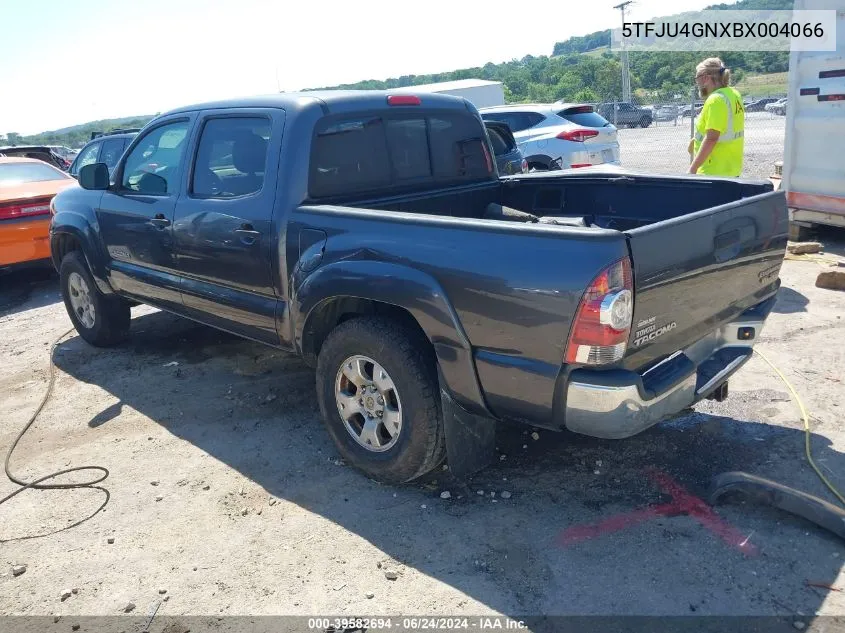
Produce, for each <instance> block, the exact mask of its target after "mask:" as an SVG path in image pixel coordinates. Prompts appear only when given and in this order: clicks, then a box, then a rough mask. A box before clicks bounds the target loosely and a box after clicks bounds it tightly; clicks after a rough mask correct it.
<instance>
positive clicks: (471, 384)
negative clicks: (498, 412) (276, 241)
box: [291, 261, 488, 413]
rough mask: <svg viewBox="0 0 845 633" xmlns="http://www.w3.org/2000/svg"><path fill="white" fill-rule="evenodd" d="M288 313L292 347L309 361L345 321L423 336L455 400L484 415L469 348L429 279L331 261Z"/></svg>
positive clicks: (384, 266)
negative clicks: (386, 321)
mask: <svg viewBox="0 0 845 633" xmlns="http://www.w3.org/2000/svg"><path fill="white" fill-rule="evenodd" d="M291 312H292V317H293V323H294V333H293V334H294V345H295V348H296V349H297V350H298V351H299V352H300V353H301V354H302V355H303V357H304V358H305V360H306V362H309V363H312V364H313V363H314V362H315V361H316V357H317V355H318V354H319V352H320V347H321V345H322V343H323V341H325V339H326V337H327V336H328V335H329V333H330V332H331V331H332V330H333V329H334V328H335V327H337V326H338V325H339V324H341V323H343V322H344V321H346V320H349V319H351V318H355V317H359V316H366V315H380V316H387V317H389V318H391V319H393V320H396V321H398V322H401V323H403V324H406V325H407V326H408V327H409V328H412V329H416V330H417V331H418V332H420V333H421V334H423V335H424V336H425V338H426V340H427V341H428V343H429V345H430V351H431V353H432V355H433V360H435V361H436V363H437V365H438V367H439V369H440V373H441V375H442V377H443V382H444V383H445V384H443V385H441V387H442V388H446V389H448V391H449V392H450V393H451V394H452V395H453V397H454V398H455V399H456V401H458V402H460V403H461V404H462V405H463V406H465V407H467V408H468V409H469V410H471V411H475V412H478V413H488V410H487V407H486V404H485V403H484V399H483V396H482V392H481V388H480V385H479V382H478V376H477V374H476V370H475V362H474V360H473V357H472V347H471V345H470V343H469V340H468V338H467V336H466V333H465V332H464V330H463V327H462V326H461V324H460V322H459V319H458V316H457V314H456V313H455V311H454V309H453V308H452V306H451V304H450V303H449V301H448V299H447V297H446V294H445V292H444V291H443V289H442V288H441V287H440V285H439V284H438V283H437V281H436V280H435V279H433V278H432V277H430V276H429V275H426V274H425V273H422V272H421V271H418V270H416V269H412V268H409V267H406V266H401V265H398V264H391V263H386V262H372V261H355V262H349V261H346V262H337V263H335V264H331V265H328V266H325V267H322V268H319V269H318V270H317V271H315V272H314V273H313V274H311V275H310V276H309V277H307V278H306V279H305V280H304V281H303V282H302V283H301V284H300V285H299V287H298V288H297V292H296V296H295V299H294V300H293V301H292V306H291Z"/></svg>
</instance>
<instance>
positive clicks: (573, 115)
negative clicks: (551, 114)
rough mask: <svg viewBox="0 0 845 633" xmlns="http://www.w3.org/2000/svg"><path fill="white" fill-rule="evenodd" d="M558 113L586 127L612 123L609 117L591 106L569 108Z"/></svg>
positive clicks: (563, 117)
mask: <svg viewBox="0 0 845 633" xmlns="http://www.w3.org/2000/svg"><path fill="white" fill-rule="evenodd" d="M557 115H558V116H559V117H561V118H562V119H566V120H567V121H569V122H570V123H574V124H575V125H583V126H584V127H605V126H606V125H610V122H609V121H608V120H607V119H605V118H604V117H603V116H602V115H600V114H599V113H598V112H595V111H594V110H593V108H592V107H590V106H583V107H580V108H567V109H565V110H561V111H560V112H558V113H557Z"/></svg>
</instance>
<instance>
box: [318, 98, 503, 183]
mask: <svg viewBox="0 0 845 633" xmlns="http://www.w3.org/2000/svg"><path fill="white" fill-rule="evenodd" d="M492 173H493V166H492V158H491V156H490V153H489V149H488V146H487V144H486V139H485V137H484V134H483V130H482V128H481V125H480V124H479V122H478V120H477V119H476V118H474V117H472V116H468V115H461V114H453V113H444V112H440V113H437V114H422V115H420V114H414V115H410V116H405V115H394V114H392V113H391V114H389V115H382V114H374V115H371V116H366V117H360V118H354V119H341V120H338V119H329V120H325V121H323V122H321V123H319V124H318V125H317V129H316V133H315V137H314V141H313V144H312V148H311V166H310V176H309V192H310V196H311V197H312V198H325V197H329V196H339V195H343V194H348V193H353V192H363V191H373V190H375V189H390V188H399V187H402V186H407V185H411V184H429V183H430V184H446V183H450V182H470V181H477V180H483V179H487V178H489V177H490V174H492Z"/></svg>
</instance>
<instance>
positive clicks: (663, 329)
mask: <svg viewBox="0 0 845 633" xmlns="http://www.w3.org/2000/svg"><path fill="white" fill-rule="evenodd" d="M491 204H494V205H495V204H497V205H502V206H507V207H510V208H512V209H516V210H519V211H522V212H525V213H530V214H533V215H534V216H539V217H544V218H547V217H550V216H555V217H568V218H581V219H583V223H584V225H585V226H582V227H576V226H555V225H551V226H550V225H545V224H543V223H541V222H525V221H524V218H522V219H521V220H513V221H495V220H489V219H484V215H485V211H486V210H487V209H488V207H489V206H490V205H491ZM385 212H387V213H385ZM297 215H298V218H297V221H298V223H301V226H302V227H303V228H313V229H316V230H318V231H321V232H324V233H326V234H327V235H328V243H327V244H326V246H325V252H326V254H327V255H328V254H333V257H335V258H338V259H340V260H342V261H339V262H337V265H338V266H340V267H342V268H343V272H341V273H340V275H341V276H346V278H348V279H349V280H350V283H351V280H353V278H354V276H355V274H356V273H355V271H354V269H355V268H356V267H357V266H359V265H360V266H361V267H365V263H364V262H368V261H376V262H380V263H382V264H383V263H390V264H391V265H395V266H402V267H407V268H410V269H413V270H415V271H419V272H421V273H422V274H424V275H427V276H430V278H433V279H434V280H435V282H436V284H437V285H438V286H439V287H440V288H442V295H443V297H445V298H446V299H447V300H448V302H449V303H450V304H451V306H452V309H453V310H454V314H455V318H456V320H457V322H458V324H459V326H460V327H461V328H463V330H464V332H465V334H466V338H467V345H468V346H469V348H470V350H469V353H470V354H471V357H472V361H474V362H473V365H474V371H475V372H476V373H477V376H478V381H479V384H480V387H481V390H482V394H480V400H481V401H482V402H484V403H486V405H487V406H489V408H490V409H491V410H492V411H493V412H494V413H495V414H496V415H498V416H500V417H503V418H512V419H530V420H533V421H534V423H537V424H548V425H549V426H554V425H555V422H554V420H555V419H557V418H558V416H557V415H555V413H554V410H555V408H556V407H559V406H561V403H560V401H559V396H558V395H556V394H560V393H561V391H562V389H564V387H565V384H566V381H567V379H568V373H569V372H570V371H572V370H574V369H577V368H576V367H572V366H568V365H564V364H563V354H564V351H565V346H566V342H567V336H568V332H569V329H570V327H571V325H572V319H573V316H574V314H575V311H576V309H577V306H578V303H579V301H580V300H581V296H582V294H583V292H584V289H585V288H587V287H588V286H589V285H590V283H591V282H592V280H594V279H595V278H596V276H597V275H598V274H599V273H600V272H601V271H602V269H603V268H604V267H606V266H607V265H609V264H611V263H612V262H614V261H617V260H618V259H619V258H621V257H626V256H628V257H630V258H631V260H632V263H633V276H634V322H633V326H632V329H631V338H630V340H629V343H628V347H627V353H626V356H625V358H624V359H623V360H622V361H621V362H620V363H618V364H617V365H616V366H615V367H608V368H604V369H626V370H633V371H637V372H642V373H644V372H645V371H647V370H648V369H649V368H650V367H653V366H654V365H655V364H657V363H658V362H660V361H661V360H663V359H665V358H667V357H668V356H671V355H672V354H674V353H675V352H677V351H678V350H682V349H684V348H685V347H687V346H688V345H689V344H691V343H692V342H694V341H697V340H699V339H701V338H702V337H704V336H707V335H708V334H710V333H712V332H713V331H715V330H717V329H718V328H719V327H720V326H721V325H722V324H724V323H727V322H729V321H731V320H733V319H734V318H736V317H737V316H738V315H740V314H742V313H743V312H744V311H746V310H747V309H749V308H751V307H752V306H754V305H756V304H759V303H761V302H763V301H764V300H765V299H767V298H768V297H771V296H772V295H773V294H774V293H776V292H777V287H778V283H779V282H778V272H779V270H780V264H781V261H782V259H783V254H784V251H785V247H786V235H787V213H786V206H785V201H784V198H783V194H782V193H780V192H773V191H772V185H771V184H770V183H768V182H764V183H759V182H751V181H740V180H728V179H705V178H702V177H700V176H696V177H681V176H679V177H660V176H641V175H632V174H622V173H606V174H597V173H592V174H589V175H588V174H586V173H584V174H583V175H582V174H566V173H563V174H531V175H524V176H519V177H515V178H509V179H502V180H501V181H500V182H494V183H485V184H480V185H475V186H470V187H465V188H460V189H455V188H452V189H450V190H448V191H444V192H428V193H425V194H407V195H403V196H392V197H389V198H379V199H357V200H346V201H343V202H341V201H338V203H337V204H331V205H315V206H311V205H304V206H302V207H300V208H299V209H298V213H297ZM327 265H331V262H326V261H324V262H323V264H321V267H326V266H327ZM435 345H436V346H437V345H442V346H444V347H445V346H452V349H453V352H454V354H455V356H456V358H457V357H460V351H459V349H458V348H459V347H460V345H458V343H457V342H456V341H454V340H449V341H446V340H444V341H435ZM528 390H530V392H531V397H530V398H528V397H526V393H528ZM460 395H461V394H459V399H460ZM465 395H467V398H465V399H463V400H462V401H461V402H462V404H464V405H466V406H471V405H472V404H473V400H474V399H473V398H472V396H471V394H465Z"/></svg>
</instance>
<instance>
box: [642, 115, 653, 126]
mask: <svg viewBox="0 0 845 633" xmlns="http://www.w3.org/2000/svg"><path fill="white" fill-rule="evenodd" d="M649 125H651V119H649V118H647V117H643V118H642V119H640V127H643V128H645V127H648V126H649Z"/></svg>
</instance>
